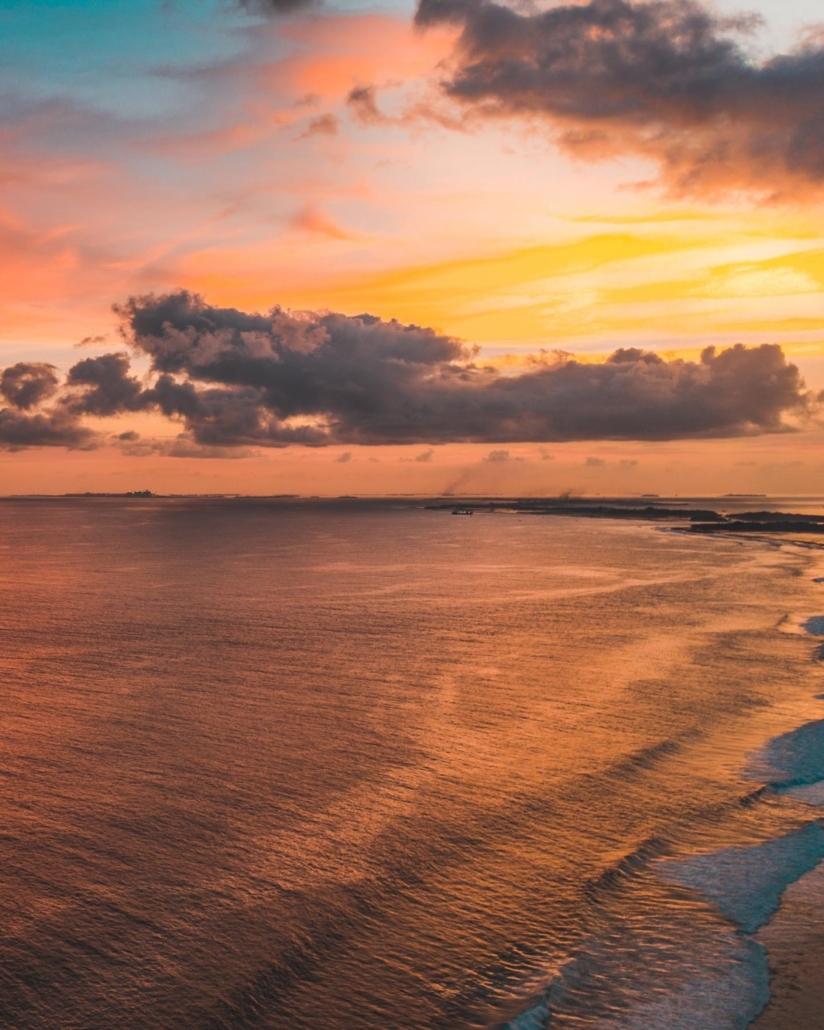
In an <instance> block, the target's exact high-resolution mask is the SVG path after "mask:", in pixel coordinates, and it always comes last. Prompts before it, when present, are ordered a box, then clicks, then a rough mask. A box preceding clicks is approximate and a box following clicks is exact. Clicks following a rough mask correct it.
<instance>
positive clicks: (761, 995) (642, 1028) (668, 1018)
mask: <svg viewBox="0 0 824 1030" xmlns="http://www.w3.org/2000/svg"><path fill="white" fill-rule="evenodd" d="M730 937H731V938H733V937H734V940H731V942H730V948H729V951H728V952H727V954H725V955H724V959H725V962H724V968H723V971H721V970H719V969H708V970H707V971H706V975H705V976H700V977H695V978H693V979H690V980H689V981H687V982H686V983H685V984H683V985H682V987H681V988H680V989H679V990H677V991H675V992H673V993H672V994H667V995H664V996H662V997H658V998H656V999H655V1000H654V1001H650V1002H641V1003H639V1004H637V1005H635V1006H634V1007H633V1009H632V1011H631V1012H629V1013H628V1014H626V1015H622V1016H620V1017H618V1018H616V1019H610V1020H607V1021H604V1022H600V1023H599V1030H619V1028H620V1030H663V1028H666V1030H707V1028H708V1027H712V1030H744V1028H745V1027H747V1026H749V1024H750V1023H751V1022H752V1021H753V1020H754V1019H755V1018H756V1016H757V1015H758V1014H759V1013H760V1012H761V1010H762V1009H763V1008H764V1006H765V1005H766V1004H767V1002H768V1001H769V999H770V990H769V979H770V975H769V966H768V963H767V953H766V951H765V949H764V948H763V946H762V945H760V944H758V943H756V942H755V941H753V940H751V939H750V938H749V937H743V936H741V935H738V934H736V935H733V934H732V933H731V934H730ZM548 1026H550V1027H551V1026H552V1024H551V1023H549V1024H548Z"/></svg>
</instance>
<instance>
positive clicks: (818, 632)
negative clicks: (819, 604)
mask: <svg viewBox="0 0 824 1030" xmlns="http://www.w3.org/2000/svg"><path fill="white" fill-rule="evenodd" d="M801 628H802V629H803V630H805V631H806V632H807V633H810V634H811V635H812V636H814V637H824V615H811V616H810V618H809V619H805V620H804V622H802V623H801Z"/></svg>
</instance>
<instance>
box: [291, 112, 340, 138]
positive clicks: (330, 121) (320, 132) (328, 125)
mask: <svg viewBox="0 0 824 1030" xmlns="http://www.w3.org/2000/svg"><path fill="white" fill-rule="evenodd" d="M337 133H338V120H337V118H336V117H335V116H334V115H333V114H320V115H318V116H317V118H312V119H311V121H310V122H309V124H308V126H307V127H306V130H305V131H304V132H302V133H301V134H300V136H298V139H299V140H302V139H309V138H310V137H312V136H336V135H337Z"/></svg>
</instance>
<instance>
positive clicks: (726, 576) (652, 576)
mask: <svg viewBox="0 0 824 1030" xmlns="http://www.w3.org/2000/svg"><path fill="white" fill-rule="evenodd" d="M803 544H804V542H803V541H802V545H793V544H789V543H783V544H781V543H779V542H778V541H776V540H747V539H741V538H737V539H733V538H731V537H730V538H726V537H723V536H721V535H718V536H712V537H707V536H703V535H702V536H700V537H699V536H695V535H693V536H690V535H689V534H687V533H679V532H673V531H672V530H671V529H668V528H666V527H661V526H658V525H654V524H650V523H634V522H610V521H606V520H595V519H575V518H566V517H558V518H556V517H540V516H515V515H507V514H492V515H489V514H477V515H475V516H473V517H472V518H451V517H450V516H449V514H448V513H445V512H437V511H426V510H423V509H422V508H421V507H419V506H416V505H414V504H412V503H411V502H410V503H401V502H397V503H382V504H379V503H366V502H356V501H350V502H344V501H341V502H337V503H332V502H330V503H323V502H312V503H309V502H297V501H291V502H285V501H253V500H246V501H243V500H213V501H211V500H182V499H179V500H159V499H147V500H121V499H116V498H101V499H78V500H72V499H66V500H44V499H38V500H4V501H0V1027H3V1028H13V1030H218V1028H220V1030H241V1028H261V1030H262V1028H273V1030H274V1028H278V1030H287V1028H288V1030H361V1028H363V1030H366V1028H368V1030H413V1028H414V1030H423V1028H428V1030H460V1028H470V1027H473V1028H483V1027H493V1026H501V1025H508V1026H509V1027H510V1028H513V1030H538V1028H543V1027H551V1028H589V1027H593V1028H595V1027H597V1028H603V1030H607V1028H609V1030H611V1028H619V1027H620V1028H639V1030H640V1028H644V1030H681V1028H684V1030H688V1028H689V1030H716V1028H717V1030H722V1028H723V1030H728V1028H729V1030H733V1028H742V1030H743V1028H744V1027H746V1026H747V1025H748V1024H749V1023H750V1022H751V1021H752V1020H754V1019H755V1018H756V1017H757V1015H758V1013H759V1012H760V1011H761V1009H762V1008H763V1007H764V1005H765V1004H766V1003H767V1002H768V1000H769V997H770V983H769V968H770V955H769V951H768V945H767V946H765V944H764V943H763V942H762V936H761V935H762V934H763V933H764V932H765V931H764V928H765V926H766V927H767V928H768V927H769V925H770V920H771V919H773V918H775V913H776V911H778V912H779V913H780V912H782V908H781V907H780V906H781V902H782V898H783V897H784V894H785V892H789V891H790V890H792V891H796V892H799V891H801V892H802V893H801V895H799V897H801V896H802V895H803V892H804V890H805V888H804V884H805V883H808V882H810V883H812V881H811V880H809V877H814V876H815V875H816V872H815V871H816V868H817V867H818V866H819V863H820V861H821V859H822V857H824V830H822V827H821V824H820V822H819V818H820V817H821V816H822V811H821V807H820V806H821V804H823V803H824V787H823V786H822V781H824V757H822V756H824V721H822V720H824V700H822V698H821V697H820V696H817V695H822V693H824V666H822V664H821V662H820V655H819V650H820V649H821V646H822V642H821V640H820V639H819V640H818V641H816V635H817V634H818V635H819V636H820V635H821V634H822V633H824V619H821V618H820V617H821V616H822V615H824V583H821V582H816V579H819V578H820V577H821V575H822V569H821V568H820V567H819V565H818V564H817V563H819V562H822V558H824V552H823V551H821V550H820V549H818V548H816V547H814V546H812V545H811V544H810V543H808V544H807V545H803ZM822 563H823V564H824V562H822ZM817 617H818V618H819V619H820V621H818V622H816V621H815V620H816V618H817ZM819 872H820V870H819ZM803 896H804V897H813V896H814V897H816V898H818V902H817V903H818V904H819V905H821V904H824V893H822V892H821V891H820V890H819V891H818V892H817V893H816V892H815V891H813V890H812V889H811V888H810V889H807V894H806V895H803ZM810 904H812V903H804V904H799V905H798V906H797V907H798V911H799V912H801V913H803V918H804V919H806V920H807V921H808V922H809V921H810V920H817V919H818V918H819V916H818V914H817V913H818V912H819V910H818V909H815V908H811V907H810ZM792 911H793V910H792V909H791V908H788V909H786V912H789V913H790V915H791V912H792ZM787 918H789V917H786V914H785V923H786V921H787ZM799 918H801V917H800V916H799ZM782 925H783V924H782ZM817 925H819V926H821V925H824V911H822V912H821V922H819V923H818V924H817ZM782 932H785V933H792V926H790V927H789V930H787V928H786V927H785V928H784V930H783V931H782ZM763 939H764V940H766V939H767V938H763Z"/></svg>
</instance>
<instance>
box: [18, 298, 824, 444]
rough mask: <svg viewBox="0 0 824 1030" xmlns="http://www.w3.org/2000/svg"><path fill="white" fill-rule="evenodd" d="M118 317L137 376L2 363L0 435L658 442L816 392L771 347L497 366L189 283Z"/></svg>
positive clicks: (415, 329) (423, 337)
mask: <svg viewBox="0 0 824 1030" xmlns="http://www.w3.org/2000/svg"><path fill="white" fill-rule="evenodd" d="M116 310H117V311H118V313H119V315H120V318H121V334H122V337H123V339H124V342H125V343H126V344H127V345H128V346H129V347H130V348H131V350H132V351H133V352H134V353H136V354H137V355H139V356H141V357H142V358H143V359H144V360H145V359H148V364H149V370H148V372H147V373H146V375H145V376H144V378H143V379H142V380H141V379H138V378H137V377H136V376H134V375H133V374H132V372H131V367H130V358H129V355H128V354H127V353H123V352H121V353H113V354H104V355H100V356H98V357H93V358H86V359H84V360H83V361H79V362H78V363H77V364H75V365H74V366H73V367H72V368H71V369H70V371H69V373H68V376H67V377H66V380H65V382H63V383H62V384H60V383H59V381H58V380H57V376H56V373H55V372H54V370H53V369H52V368H51V366H39V365H24V366H21V365H17V366H11V368H9V369H6V370H5V372H3V373H2V377H0V384H2V391H3V396H5V397H6V399H7V401H8V402H9V406H8V407H7V408H3V409H0V444H2V445H5V446H25V445H27V443H31V444H49V443H55V444H56V443H64V444H66V445H68V446H90V445H91V444H92V443H93V442H94V433H93V432H92V430H91V429H89V428H87V426H86V421H87V420H89V419H92V418H94V417H102V416H112V415H118V414H124V413H129V412H141V411H157V412H160V413H162V414H163V415H165V416H167V417H168V418H171V419H174V420H175V421H177V422H178V423H182V427H183V429H184V430H185V432H186V434H187V435H186V439H188V440H190V441H191V444H192V445H193V446H196V447H201V448H206V449H208V448H211V449H214V448H238V447H254V446H263V447H285V446H288V445H289V444H294V443H300V444H305V445H309V446H326V445H330V444H337V445H343V446H347V445H353V444H392V443H394V444H414V443H418V444H420V443H423V444H428V445H433V444H438V443H449V442H486V443H492V444H505V443H515V442H526V441H535V442H549V441H564V440H603V439H613V440H668V439H677V438H685V437H720V436H735V435H743V434H755V433H774V432H781V431H785V430H786V429H788V428H789V427H790V425H791V424H792V421H793V420H798V419H803V418H804V417H805V416H807V415H809V414H810V412H811V411H812V410H813V408H814V407H815V405H816V404H817V401H818V398H817V397H815V396H813V395H811V394H810V393H809V392H808V391H807V390H806V388H805V386H804V382H803V380H802V378H801V376H800V374H799V371H798V369H797V368H796V367H795V366H794V365H792V364H790V363H788V362H787V360H786V358H785V356H784V354H783V352H782V351H781V348H780V347H778V346H777V345H771V344H763V345H761V346H757V347H744V346H742V345H736V346H734V347H730V348H728V349H727V350H723V351H717V350H715V348H712V347H708V348H707V349H705V350H704V351H703V353H702V355H701V358H700V360H698V361H685V360H680V359H676V360H665V359H663V358H661V357H659V356H657V355H656V354H652V353H650V352H647V351H642V350H638V349H635V348H625V349H621V350H617V351H616V352H615V353H614V354H612V355H611V357H609V358H608V359H607V360H606V361H605V362H602V363H599V364H596V363H589V362H580V361H577V360H576V359H575V358H574V357H573V356H571V355H564V356H563V357H559V358H558V360H557V361H554V362H552V363H544V364H541V363H539V364H536V365H534V366H529V367H527V369H526V370H525V371H523V372H521V373H520V374H515V375H511V374H510V375H507V374H503V373H501V372H500V371H497V370H495V369H491V368H487V367H482V366H479V365H477V364H476V363H475V361H474V358H475V352H474V350H473V349H472V348H471V347H468V346H467V345H466V344H463V343H461V342H460V341H458V340H455V339H454V338H452V337H449V336H445V335H443V334H440V333H437V332H435V331H434V330H432V329H425V328H421V327H420V326H416V325H403V324H401V323H399V322H396V321H394V320H393V321H384V320H382V319H380V318H377V317H375V316H373V315H366V314H364V315H358V316H356V317H351V316H347V315H341V314H336V313H334V312H315V313H311V312H306V313H290V312H287V311H284V310H282V309H280V308H274V309H273V310H272V311H270V312H268V313H267V314H259V313H254V312H253V313H249V312H244V311H240V310H238V309H236V308H222V307H215V306H212V305H210V304H207V303H206V302H205V301H204V300H203V299H202V298H201V297H200V296H198V295H197V294H193V293H189V292H187V291H184V290H181V291H177V292H175V293H170V294H165V295H162V296H155V295H148V296H143V297H133V298H131V299H130V300H129V301H128V302H127V303H126V304H124V305H122V306H121V307H119V308H117V309H116ZM788 419H789V420H790V421H789V422H788ZM120 439H121V441H122V442H123V443H124V444H126V443H128V442H129V438H128V437H126V436H121V438H120ZM132 445H133V446H135V445H138V446H145V444H144V443H143V441H140V443H139V444H134V443H133V444H132ZM427 453H428V452H426V451H424V452H423V454H424V455H425V454H427ZM508 456H509V453H508V451H506V450H502V449H496V450H493V451H491V452H490V454H489V460H491V461H496V460H497V461H501V460H505V459H506V458H507V457H508ZM419 459H420V460H428V459H426V458H424V457H422V456H421V455H419Z"/></svg>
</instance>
